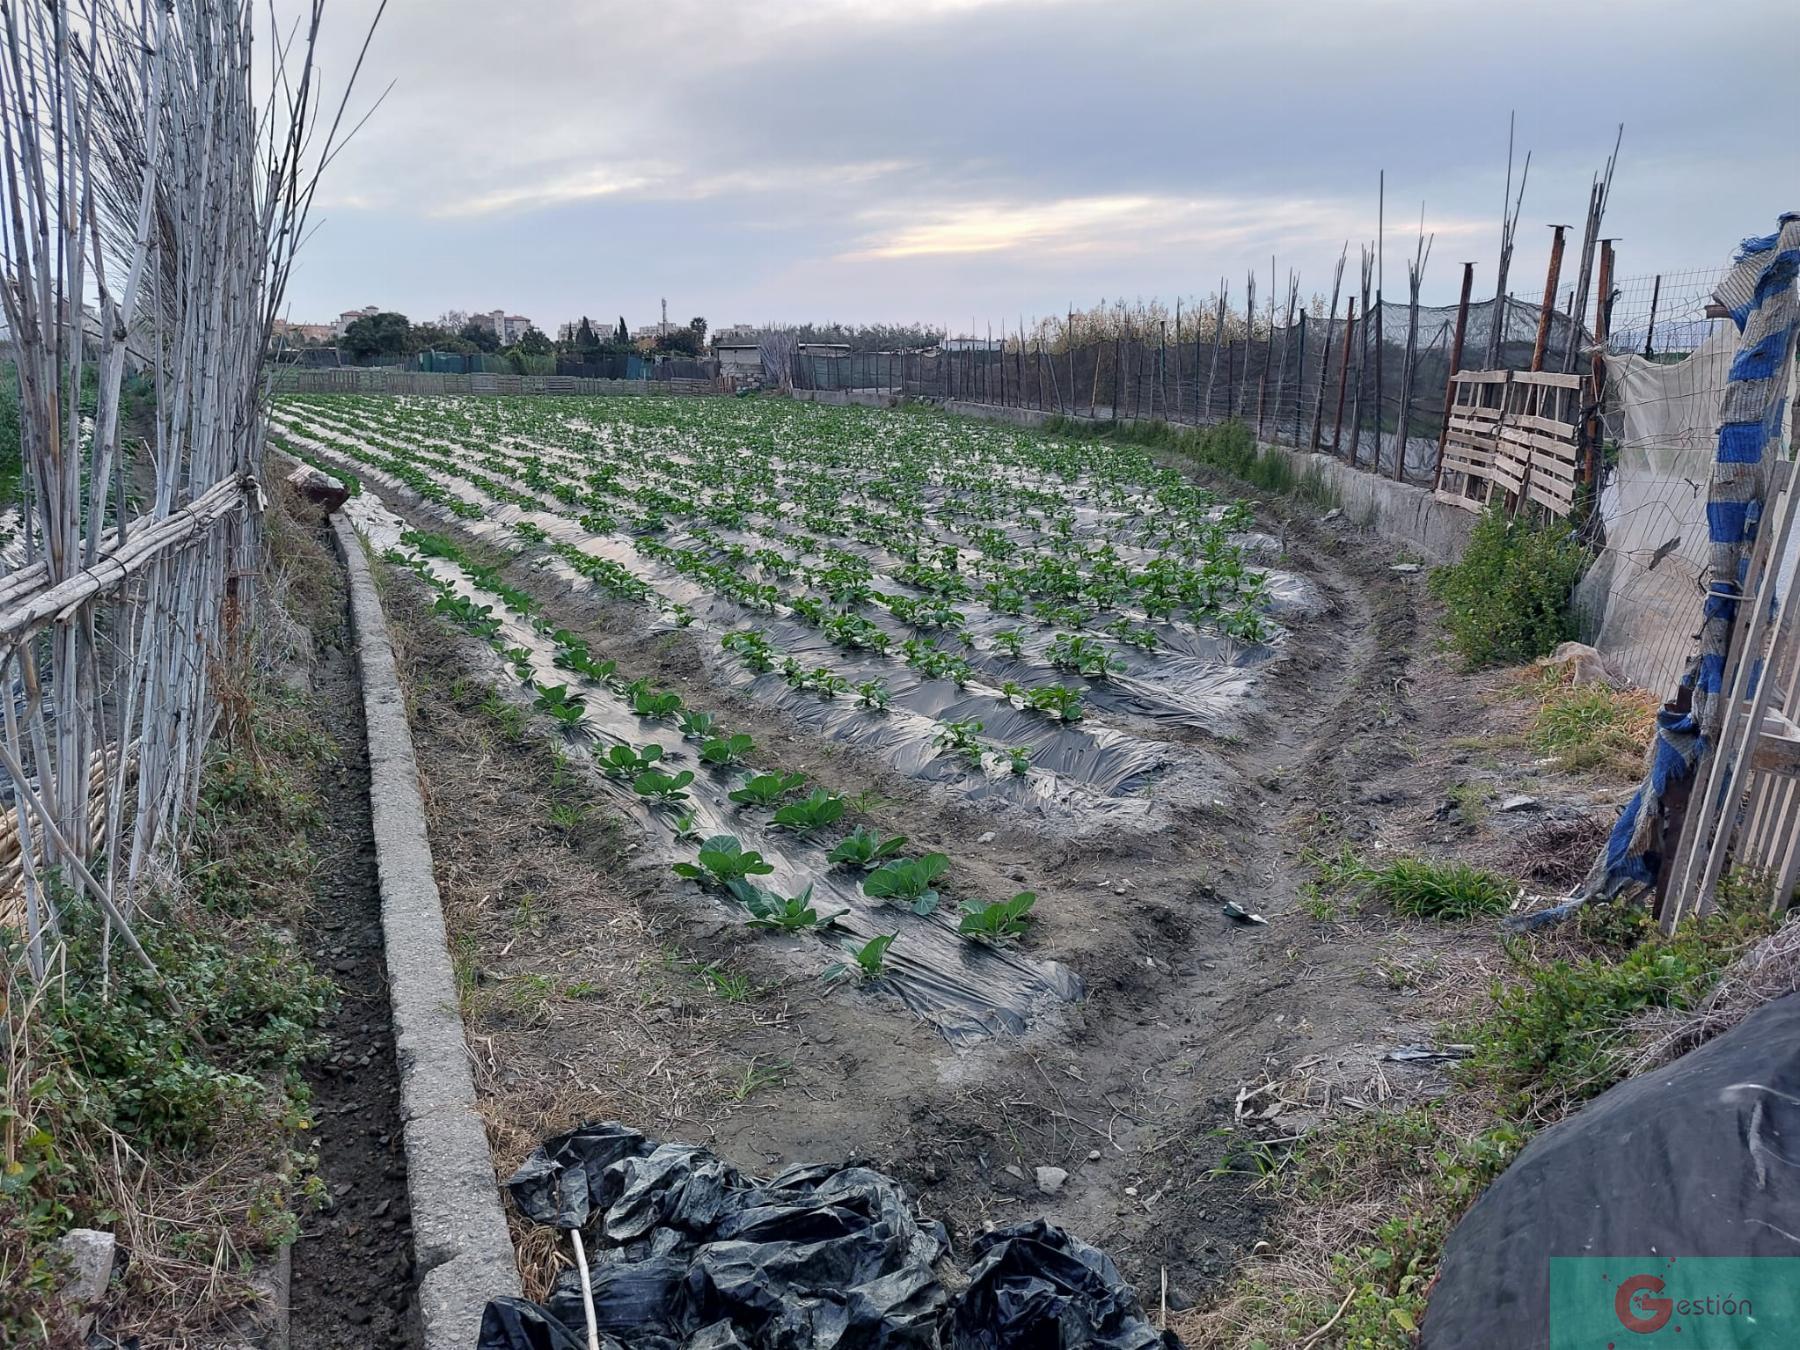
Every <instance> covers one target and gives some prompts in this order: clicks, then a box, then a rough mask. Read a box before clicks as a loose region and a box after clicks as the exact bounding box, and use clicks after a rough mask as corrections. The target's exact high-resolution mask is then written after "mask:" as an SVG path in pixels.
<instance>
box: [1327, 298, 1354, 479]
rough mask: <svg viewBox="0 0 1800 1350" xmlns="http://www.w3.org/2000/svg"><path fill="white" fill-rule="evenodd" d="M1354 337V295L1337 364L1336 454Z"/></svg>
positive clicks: (1333, 436)
mask: <svg viewBox="0 0 1800 1350" xmlns="http://www.w3.org/2000/svg"><path fill="white" fill-rule="evenodd" d="M1355 338H1356V297H1355V296H1354V295H1352V296H1351V297H1350V308H1349V310H1348V311H1347V312H1346V313H1345V315H1344V359H1343V360H1342V361H1341V362H1339V364H1338V402H1337V421H1336V422H1334V423H1333V424H1332V427H1331V453H1332V454H1334V455H1335V454H1337V452H1338V445H1339V441H1340V438H1341V437H1342V436H1343V434H1344V394H1345V392H1346V390H1347V389H1348V388H1349V385H1350V349H1351V346H1352V345H1353V343H1354V342H1355Z"/></svg>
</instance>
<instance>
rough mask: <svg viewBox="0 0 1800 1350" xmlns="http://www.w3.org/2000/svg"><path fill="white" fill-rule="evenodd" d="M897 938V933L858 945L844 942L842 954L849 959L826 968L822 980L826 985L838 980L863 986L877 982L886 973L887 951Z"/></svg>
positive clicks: (884, 935)
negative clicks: (862, 984)
mask: <svg viewBox="0 0 1800 1350" xmlns="http://www.w3.org/2000/svg"><path fill="white" fill-rule="evenodd" d="M899 936H900V935H899V934H898V933H886V934H883V935H882V936H880V937H874V938H870V939H869V940H868V941H867V942H864V943H860V944H859V943H855V942H850V941H846V942H845V943H844V953H845V955H847V956H848V957H849V958H850V959H849V960H848V961H840V962H838V963H837V964H836V965H832V966H827V967H826V968H825V973H824V975H823V977H822V978H823V979H824V981H825V983H827V984H834V983H836V982H837V981H839V980H856V981H858V982H860V983H865V984H866V983H873V982H874V981H876V980H879V979H880V978H881V977H882V975H884V974H885V973H886V972H887V950H888V948H889V947H891V946H892V945H893V943H894V939H895V938H897V937H899Z"/></svg>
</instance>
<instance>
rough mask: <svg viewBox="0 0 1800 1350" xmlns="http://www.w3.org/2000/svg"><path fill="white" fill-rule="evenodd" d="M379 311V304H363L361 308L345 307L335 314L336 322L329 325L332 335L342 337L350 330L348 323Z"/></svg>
mask: <svg viewBox="0 0 1800 1350" xmlns="http://www.w3.org/2000/svg"><path fill="white" fill-rule="evenodd" d="M379 313H381V306H380V305H364V306H363V307H362V308H361V309H347V310H345V311H344V312H343V313H342V314H340V315H338V316H337V322H336V323H334V324H332V326H331V335H332V336H333V337H342V336H344V334H345V333H347V332H349V331H350V325H351V324H353V323H355V322H356V321H357V320H358V319H367V318H372V317H374V316H375V315H377V314H379Z"/></svg>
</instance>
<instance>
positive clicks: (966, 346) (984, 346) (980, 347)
mask: <svg viewBox="0 0 1800 1350" xmlns="http://www.w3.org/2000/svg"><path fill="white" fill-rule="evenodd" d="M938 350H939V351H944V352H997V351H1004V350H1005V343H1004V342H1002V341H1001V339H999V338H977V337H954V338H953V337H947V338H945V339H944V340H943V341H941V342H939V343H938Z"/></svg>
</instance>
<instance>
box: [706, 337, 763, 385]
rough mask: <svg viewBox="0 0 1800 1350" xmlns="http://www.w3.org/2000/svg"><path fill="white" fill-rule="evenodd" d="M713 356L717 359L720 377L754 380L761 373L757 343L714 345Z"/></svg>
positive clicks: (760, 348) (760, 352)
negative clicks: (735, 376) (727, 376)
mask: <svg viewBox="0 0 1800 1350" xmlns="http://www.w3.org/2000/svg"><path fill="white" fill-rule="evenodd" d="M713 355H714V356H716V357H717V358H718V359H719V374H721V375H738V376H744V377H748V378H751V379H755V378H759V377H760V376H761V375H762V373H763V359H762V347H761V346H760V345H759V344H757V343H754V342H719V343H715V344H714V345H713Z"/></svg>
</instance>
